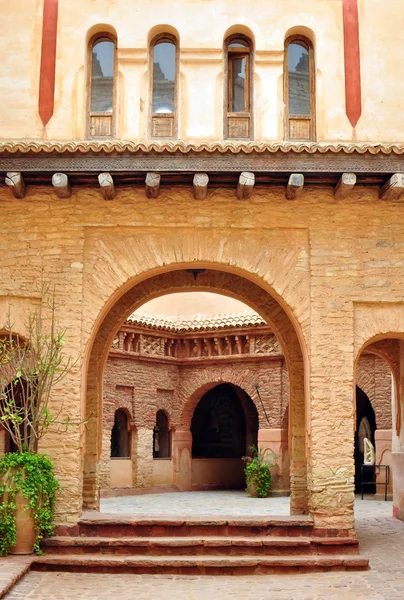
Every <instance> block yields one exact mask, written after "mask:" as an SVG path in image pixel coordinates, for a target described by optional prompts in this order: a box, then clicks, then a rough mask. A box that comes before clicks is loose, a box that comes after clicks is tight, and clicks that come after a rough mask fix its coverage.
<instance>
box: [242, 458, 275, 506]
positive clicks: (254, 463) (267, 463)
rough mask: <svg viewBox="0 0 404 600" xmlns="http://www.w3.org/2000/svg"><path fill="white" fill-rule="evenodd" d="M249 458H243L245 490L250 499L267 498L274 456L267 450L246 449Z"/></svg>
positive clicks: (270, 485) (270, 486) (270, 484)
mask: <svg viewBox="0 0 404 600" xmlns="http://www.w3.org/2000/svg"><path fill="white" fill-rule="evenodd" d="M248 450H249V452H250V453H251V455H250V456H245V457H244V461H245V463H246V465H245V467H244V474H245V481H246V488H247V491H248V492H249V494H250V496H251V497H252V498H267V497H268V495H269V492H270V491H271V488H272V474H271V467H273V466H274V464H275V463H274V459H275V454H274V453H273V452H272V451H271V450H269V448H266V449H263V448H257V447H256V446H250V447H249V448H248Z"/></svg>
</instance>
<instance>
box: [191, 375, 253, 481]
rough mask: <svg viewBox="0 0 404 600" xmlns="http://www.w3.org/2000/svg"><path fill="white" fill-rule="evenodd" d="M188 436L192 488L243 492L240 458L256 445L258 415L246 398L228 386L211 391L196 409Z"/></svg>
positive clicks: (234, 388)
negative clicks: (230, 489) (189, 439)
mask: <svg viewBox="0 0 404 600" xmlns="http://www.w3.org/2000/svg"><path fill="white" fill-rule="evenodd" d="M191 433H192V480H193V487H197V488H200V489H202V488H205V489H209V488H235V489H239V488H240V489H241V488H243V487H244V463H243V456H245V455H246V454H247V453H248V448H249V446H257V443H258V412H257V410H256V408H255V405H254V403H253V401H252V400H251V398H250V397H249V396H248V394H246V393H245V392H243V390H241V389H240V388H237V387H236V386H232V385H231V384H226V383H224V384H220V385H217V386H215V387H213V388H212V389H211V390H209V391H208V392H206V393H205V394H204V395H203V396H202V398H201V399H200V401H199V402H198V404H197V406H196V408H195V411H194V414H193V417H192V421H191Z"/></svg>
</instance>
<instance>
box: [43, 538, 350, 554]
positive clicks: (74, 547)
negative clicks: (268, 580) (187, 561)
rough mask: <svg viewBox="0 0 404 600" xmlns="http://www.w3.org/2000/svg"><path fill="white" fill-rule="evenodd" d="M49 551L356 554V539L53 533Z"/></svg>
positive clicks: (45, 545)
mask: <svg viewBox="0 0 404 600" xmlns="http://www.w3.org/2000/svg"><path fill="white" fill-rule="evenodd" d="M42 548H43V550H44V551H45V552H47V553H48V554H86V553H92V554H95V553H97V554H101V553H110V554H115V555H131V554H137V555H142V556H145V555H147V556H152V555H171V556H174V555H175V556H181V555H193V556H195V555H213V554H215V555H225V556H236V555H237V556H240V555H250V556H251V555H255V556H262V555H265V556H269V555H273V556H278V555H285V554H291V555H295V554H324V555H325V554H328V555H330V554H357V553H358V551H359V549H358V541H357V540H356V539H352V538H309V537H303V536H299V537H297V536H296V537H291V536H290V537H275V536H257V537H254V536H245V537H241V536H233V537H217V536H206V537H202V538H201V537H192V536H185V537H179V536H174V537H140V536H137V537H122V538H112V537H99V536H97V537H91V536H89V537H84V536H56V537H52V538H47V539H45V540H43V542H42Z"/></svg>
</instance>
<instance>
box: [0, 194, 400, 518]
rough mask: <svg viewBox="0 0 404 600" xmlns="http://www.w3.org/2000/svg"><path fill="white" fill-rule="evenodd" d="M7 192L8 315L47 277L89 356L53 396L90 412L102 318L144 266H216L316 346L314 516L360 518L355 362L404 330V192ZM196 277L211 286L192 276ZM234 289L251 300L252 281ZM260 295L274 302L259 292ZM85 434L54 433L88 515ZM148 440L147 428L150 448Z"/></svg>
mask: <svg viewBox="0 0 404 600" xmlns="http://www.w3.org/2000/svg"><path fill="white" fill-rule="evenodd" d="M0 202H1V210H2V235H1V239H0V250H1V254H0V257H1V258H0V282H1V294H0V309H1V315H2V316H3V317H4V316H5V315H6V314H7V310H8V307H9V306H10V305H11V312H12V315H13V314H16V315H19V316H20V317H21V315H22V314H23V313H24V310H26V308H27V307H29V306H37V305H38V302H40V301H41V295H40V292H39V291H38V282H40V280H41V278H44V279H45V280H50V281H53V282H54V283H55V284H56V293H57V301H58V309H57V316H58V319H59V322H60V324H61V325H63V326H66V327H67V344H66V350H67V352H70V353H71V354H72V355H73V356H78V355H81V356H82V357H83V361H82V365H81V366H80V365H78V366H77V368H76V369H75V370H74V371H73V372H72V373H71V374H70V375H69V377H68V378H67V379H66V380H65V381H64V382H63V384H61V385H60V386H58V388H57V389H56V390H55V392H54V396H53V403H54V405H55V407H56V406H57V405H59V404H60V403H61V402H62V401H63V402H64V405H65V412H68V413H69V414H70V416H71V418H73V419H79V418H80V417H81V416H82V415H83V414H85V394H86V393H85V383H86V379H85V374H86V365H87V360H88V357H89V350H90V343H91V340H92V339H94V335H95V332H96V330H97V327H98V325H97V319H99V318H100V315H101V314H102V313H103V314H104V315H105V314H106V311H107V310H108V307H109V308H110V307H111V306H112V303H111V299H112V297H113V295H114V294H116V293H117V290H122V289H123V286H124V285H127V286H129V285H131V284H132V283H133V282H134V281H136V277H139V276H141V275H142V274H143V277H147V276H149V275H150V274H151V273H156V270H155V269H156V268H160V269H162V270H169V269H171V268H172V267H176V268H178V267H179V266H181V265H184V266H188V265H189V264H190V263H192V264H193V265H201V266H207V265H212V264H213V265H215V267H216V268H218V269H222V270H224V271H229V270H230V271H233V272H236V273H239V274H242V275H244V276H245V277H247V278H249V279H253V280H254V281H257V282H260V285H261V286H263V287H264V288H266V289H268V290H271V289H272V290H274V291H275V293H276V294H278V296H279V297H281V298H282V302H283V303H284V306H287V307H288V311H289V314H290V315H291V316H292V318H293V319H294V322H295V323H296V327H297V329H298V331H299V332H300V333H299V335H300V337H301V340H302V343H303V348H304V349H307V359H306V374H307V377H308V379H307V384H308V386H309V387H310V396H309V397H308V398H307V400H306V410H307V412H306V416H307V434H306V445H307V450H306V452H307V457H308V459H309V464H310V466H309V489H310V490H312V493H311V502H312V504H311V510H312V513H313V514H314V515H315V517H316V518H317V519H318V522H320V523H323V524H326V525H328V526H330V525H331V524H334V525H336V526H338V525H341V524H345V525H348V526H350V525H352V524H353V521H352V520H351V519H352V507H353V489H352V476H353V459H352V456H353V414H354V410H353V409H354V404H353V389H354V360H355V358H356V356H357V354H358V352H359V351H360V349H361V348H362V347H363V345H364V344H365V342H366V341H368V340H369V339H372V338H373V337H374V336H376V335H378V334H384V333H386V332H389V331H390V332H392V331H404V303H403V302H402V298H403V293H404V274H403V270H402V266H401V265H402V263H403V261H404V248H403V246H402V239H403V237H404V225H403V222H402V219H401V214H402V205H401V204H400V202H383V201H381V200H378V198H377V194H376V191H373V190H371V189H369V188H364V187H361V186H359V187H358V189H356V190H355V191H354V192H353V193H352V196H351V197H350V198H349V199H348V200H345V201H339V202H336V201H335V200H334V199H333V195H332V189H331V188H330V189H328V188H326V187H325V188H312V187H310V186H307V188H305V192H304V194H303V196H302V197H301V198H300V199H299V200H298V201H297V202H295V203H288V202H286V201H285V200H284V196H283V190H282V189H277V188H272V189H271V190H270V191H268V190H263V189H260V188H259V187H258V188H257V190H256V192H255V193H254V196H253V197H252V199H251V200H250V201H248V202H238V201H237V200H235V199H234V194H233V192H232V191H231V190H219V189H217V190H215V191H214V193H213V194H212V196H210V197H209V198H208V199H207V200H206V201H205V202H203V203H198V204H197V203H195V201H194V200H193V197H192V193H191V190H188V189H184V188H182V189H174V188H172V189H171V188H168V189H164V190H163V192H162V194H161V196H160V198H159V199H158V200H153V201H151V200H148V199H146V198H145V194H144V191H143V190H140V189H135V188H126V189H122V190H118V193H117V197H116V199H115V201H114V202H111V203H106V202H104V201H103V200H102V198H101V196H100V194H99V193H98V192H97V191H96V190H92V189H84V188H83V189H75V190H74V193H73V196H72V198H71V199H70V200H64V201H60V200H58V199H56V197H55V196H54V195H53V193H52V192H51V190H50V189H49V188H35V187H30V188H29V190H28V194H27V196H26V198H25V199H24V200H15V199H12V198H11V197H10V195H9V194H8V193H7V191H6V190H4V189H1V190H0ZM106 225H108V226H106ZM202 280H203V278H202V279H201V281H202ZM191 284H192V285H196V284H197V283H194V282H193V278H192V277H191V276H190V285H191ZM248 285H249V284H248ZM244 287H245V289H247V287H248V286H247V283H246V284H245V286H244ZM155 293H156V294H158V293H159V290H158V289H156V290H155ZM232 294H233V295H235V296H238V297H241V296H242V294H243V288H242V287H240V286H239V287H238V288H237V290H236V289H235V290H234V291H232ZM250 302H251V304H254V298H253V297H252V296H251V297H250ZM257 302H258V304H259V306H256V308H257V310H258V311H260V312H262V313H264V312H265V307H264V305H261V304H260V303H261V302H262V300H259V299H258V296H257ZM132 308H136V307H132ZM44 310H46V306H45V305H44ZM128 314H129V310H128ZM127 316H128V315H126V317H127ZM268 316H270V315H269V314H268ZM126 317H125V318H126ZM122 321H123V319H122ZM122 321H121V322H120V323H116V329H115V331H117V330H118V328H119V326H120V325H121V323H122ZM98 323H100V321H98ZM21 328H23V325H22V320H21ZM115 331H112V332H111V336H113V335H114V334H115ZM22 333H24V332H23V331H22ZM91 336H93V337H91ZM112 339H113V337H111V342H112ZM286 342H287V340H286ZM91 385H96V386H97V385H99V383H97V382H96V380H94V381H93V380H92V384H91ZM91 427H92V425H91V424H90V432H93V431H94V429H91ZM297 431H298V430H296V432H297ZM303 434H304V432H303ZM94 435H95V434H94ZM142 435H143V434H142ZM330 437H332V438H333V439H337V440H338V448H339V453H338V455H333V454H332V453H330V452H329V451H328V450H327V447H328V446H327V440H328V439H329V438H330ZM83 443H84V428H78V427H73V428H72V429H71V430H70V431H69V433H68V434H67V435H64V436H63V435H62V436H60V434H58V435H52V434H49V435H48V436H47V437H46V438H44V440H43V442H42V443H41V446H42V448H43V449H44V450H46V451H47V452H49V453H50V454H51V455H52V456H53V457H54V459H55V462H56V468H57V472H58V475H59V476H60V478H61V483H62V486H63V488H64V490H65V491H64V495H63V496H62V497H61V498H60V499H59V503H58V511H59V512H58V519H59V520H60V521H70V522H71V521H74V520H75V519H77V515H78V514H79V511H80V509H81V498H82V469H83V463H82V460H81V459H80V457H82V456H83V453H84V446H83ZM148 443H149V441H148V440H147V439H146V438H145V447H146V446H147V444H148ZM150 443H151V442H150ZM299 452H300V456H301V455H302V454H304V449H300V450H299ZM320 482H322V483H323V484H325V483H326V482H332V485H333V487H327V486H325V487H324V486H323V487H321V486H320ZM335 490H338V493H335ZM316 511H317V512H316ZM317 515H319V516H317Z"/></svg>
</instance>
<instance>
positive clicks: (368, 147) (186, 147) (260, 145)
mask: <svg viewBox="0 0 404 600" xmlns="http://www.w3.org/2000/svg"><path fill="white" fill-rule="evenodd" d="M88 152H92V153H107V154H108V153H111V152H124V153H126V152H128V153H131V154H133V153H138V152H142V153H150V152H159V153H160V152H169V153H178V152H179V153H182V154H189V153H191V152H195V153H199V152H209V153H213V152H219V153H221V154H226V153H232V154H239V153H244V154H251V153H258V154H262V153H269V154H274V153H277V152H282V153H284V154H288V153H295V154H300V153H302V152H306V153H308V154H317V153H319V154H328V153H331V154H354V153H358V154H365V153H369V154H373V155H374V154H388V155H390V154H395V155H402V154H404V144H389V143H379V142H377V143H371V142H362V143H358V142H356V143H355V142H339V143H326V142H319V143H317V142H271V143H267V142H239V141H223V142H181V141H164V142H163V141H161V142H158V141H153V142H129V141H128V142H124V141H116V140H102V141H100V140H83V141H50V140H47V141H44V140H3V141H1V142H0V153H2V154H4V153H9V154H15V153H23V154H26V153H35V154H38V153H47V154H49V153H57V154H64V153H68V154H75V153H83V154H85V153H88Z"/></svg>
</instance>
